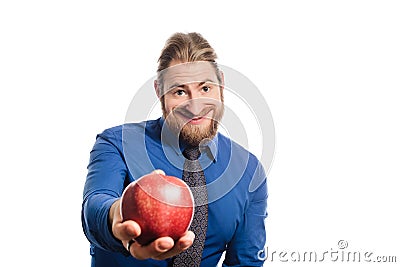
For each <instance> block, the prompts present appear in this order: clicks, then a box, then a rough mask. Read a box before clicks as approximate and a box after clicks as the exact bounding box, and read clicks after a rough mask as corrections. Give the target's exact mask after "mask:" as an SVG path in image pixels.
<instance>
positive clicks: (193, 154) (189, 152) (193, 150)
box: [182, 146, 201, 160]
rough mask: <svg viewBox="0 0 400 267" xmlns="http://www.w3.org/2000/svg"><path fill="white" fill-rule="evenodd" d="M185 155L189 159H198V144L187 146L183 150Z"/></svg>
mask: <svg viewBox="0 0 400 267" xmlns="http://www.w3.org/2000/svg"><path fill="white" fill-rule="evenodd" d="M182 154H183V156H185V158H187V159H189V160H197V159H198V158H199V157H200V154H201V153H200V149H199V147H198V146H195V147H193V146H191V147H187V148H185V150H183V152H182Z"/></svg>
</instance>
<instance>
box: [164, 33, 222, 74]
mask: <svg viewBox="0 0 400 267" xmlns="http://www.w3.org/2000/svg"><path fill="white" fill-rule="evenodd" d="M174 59H175V60H179V61H182V62H184V63H186V62H195V61H210V62H213V63H215V60H216V59H217V54H216V53H215V51H214V49H213V48H212V47H211V45H210V44H209V43H208V41H207V40H206V39H204V37H203V36H201V35H200V34H199V33H196V32H190V33H187V34H185V33H181V32H178V33H175V34H173V35H172V36H171V37H170V38H169V39H168V40H167V42H166V43H165V46H164V48H163V50H162V51H161V55H160V57H159V59H158V63H159V64H158V69H157V72H160V71H162V70H164V69H166V68H168V67H169V64H170V63H171V61H172V60H174Z"/></svg>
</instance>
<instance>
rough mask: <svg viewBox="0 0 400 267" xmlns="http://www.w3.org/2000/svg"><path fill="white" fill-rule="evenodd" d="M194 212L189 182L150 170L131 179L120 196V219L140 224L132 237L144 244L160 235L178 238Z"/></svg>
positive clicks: (186, 228)
mask: <svg viewBox="0 0 400 267" xmlns="http://www.w3.org/2000/svg"><path fill="white" fill-rule="evenodd" d="M193 214H194V200H193V195H192V192H191V190H190V188H189V186H188V185H187V184H186V183H185V182H184V181H182V180H181V179H178V178H176V177H173V176H166V175H162V174H158V173H150V174H147V175H144V176H142V177H141V178H139V179H138V180H136V181H134V182H132V183H130V184H129V185H128V186H127V187H126V188H125V190H124V192H123V194H122V198H121V215H122V219H123V221H126V220H133V221H135V222H136V223H138V224H139V226H140V228H141V234H140V236H138V237H137V238H135V240H136V241H137V242H138V243H140V244H142V245H146V244H148V243H150V242H152V241H154V240H155V239H157V238H159V237H164V236H169V237H171V238H172V239H174V240H178V239H179V238H180V237H181V236H183V235H184V234H185V232H186V231H187V230H188V228H189V226H190V224H191V222H192V219H193Z"/></svg>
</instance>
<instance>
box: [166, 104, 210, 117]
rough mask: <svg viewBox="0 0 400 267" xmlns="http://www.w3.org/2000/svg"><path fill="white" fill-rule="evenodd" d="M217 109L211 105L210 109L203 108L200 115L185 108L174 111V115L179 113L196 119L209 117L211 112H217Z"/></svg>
mask: <svg viewBox="0 0 400 267" xmlns="http://www.w3.org/2000/svg"><path fill="white" fill-rule="evenodd" d="M215 110H216V107H215V106H214V105H210V106H208V107H205V108H203V109H202V110H201V111H200V112H199V113H198V114H194V113H192V112H191V111H190V110H188V109H186V108H184V107H177V108H175V109H174V110H173V112H174V113H179V114H181V115H183V116H184V117H186V118H195V117H204V116H205V115H207V114H208V113H209V112H210V111H215Z"/></svg>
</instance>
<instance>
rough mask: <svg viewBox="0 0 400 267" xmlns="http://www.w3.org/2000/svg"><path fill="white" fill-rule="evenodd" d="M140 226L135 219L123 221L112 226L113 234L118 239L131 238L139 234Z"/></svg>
mask: <svg viewBox="0 0 400 267" xmlns="http://www.w3.org/2000/svg"><path fill="white" fill-rule="evenodd" d="M140 233H141V229H140V226H139V225H138V224H137V223H136V222H135V221H130V220H128V221H125V222H123V223H117V224H116V225H115V226H114V235H115V237H116V238H118V239H119V240H131V239H133V238H136V237H138V236H139V235H140Z"/></svg>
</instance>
